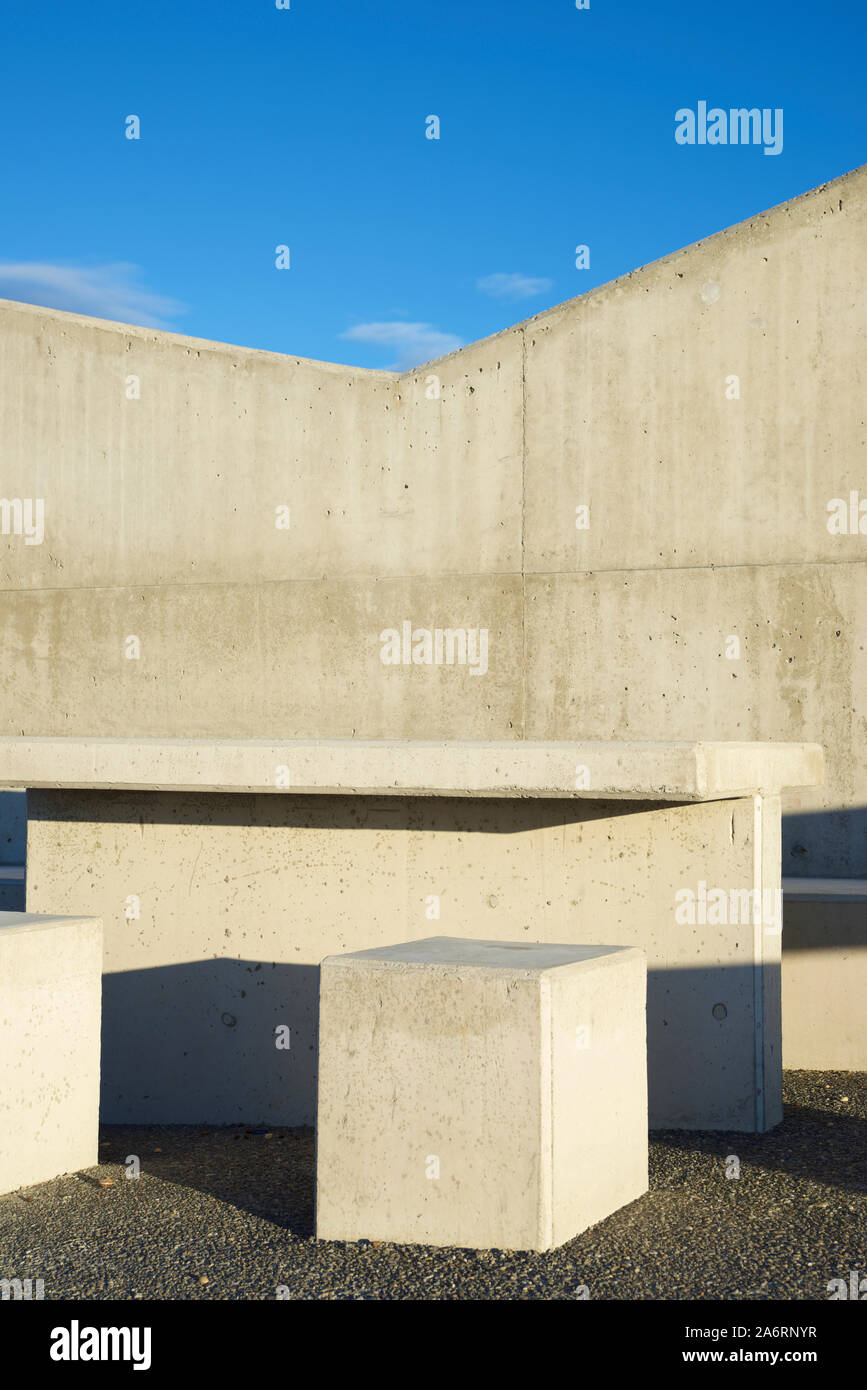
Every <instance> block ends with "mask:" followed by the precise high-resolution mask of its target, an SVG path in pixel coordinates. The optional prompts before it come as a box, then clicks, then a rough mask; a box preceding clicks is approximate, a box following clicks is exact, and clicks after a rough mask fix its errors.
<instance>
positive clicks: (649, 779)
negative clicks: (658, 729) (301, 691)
mask: <svg viewBox="0 0 867 1390" xmlns="http://www.w3.org/2000/svg"><path fill="white" fill-rule="evenodd" d="M823 771H824V760H823V753H822V749H821V748H820V747H819V746H818V745H816V744H798V743H776V744H774V743H619V742H609V743H598V742H597V743H588V742H582V741H580V740H578V741H576V742H566V743H530V742H527V741H525V740H520V741H519V740H512V741H510V742H500V743H471V742H460V743H437V742H431V741H426V742H415V741H401V740H388V739H382V740H379V741H371V740H365V739H322V740H316V741H303V740H289V739H287V740H286V741H285V742H282V743H277V742H268V741H267V740H264V739H249V740H240V739H221V740H216V741H210V740H206V739H198V740H196V739H120V738H118V739H76V738H40V739H22V738H5V739H4V738H0V784H5V785H8V786H13V785H16V784H18V785H22V786H24V787H33V788H40V787H42V788H52V787H56V788H64V787H67V788H84V789H93V790H96V789H100V790H107V791H113V790H124V789H133V790H140V791H212V792H226V791H238V792H281V791H283V792H285V791H292V792H295V793H320V794H328V793H331V794H334V793H339V792H348V791H351V792H354V793H356V794H357V795H362V796H365V795H367V796H372V795H392V796H393V795H404V796H452V797H454V796H485V797H500V796H505V797H512V796H533V797H569V798H578V797H583V798H585V799H589V798H592V799H594V800H597V801H598V800H599V799H600V798H613V799H618V798H623V799H625V800H632V801H720V800H725V799H731V798H733V797H742V796H752V795H754V794H755V793H763V794H764V795H771V796H773V795H778V794H779V793H780V792H781V791H783V790H784V789H785V788H788V787H815V786H820V785H821V782H822V777H823Z"/></svg>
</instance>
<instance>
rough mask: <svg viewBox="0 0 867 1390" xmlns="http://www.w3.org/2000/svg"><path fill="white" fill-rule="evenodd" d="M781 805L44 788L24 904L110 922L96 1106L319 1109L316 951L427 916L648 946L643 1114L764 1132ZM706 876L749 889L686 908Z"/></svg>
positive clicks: (775, 1021)
mask: <svg viewBox="0 0 867 1390" xmlns="http://www.w3.org/2000/svg"><path fill="white" fill-rule="evenodd" d="M779 815H780V803H779V798H774V797H768V798H762V797H756V798H752V797H751V798H747V799H743V800H736V801H711V802H703V803H698V804H692V805H688V804H683V805H659V804H657V805H655V806H654V805H650V804H647V803H641V802H638V803H636V802H608V803H606V802H592V801H586V800H577V801H570V802H566V801H563V800H546V799H535V798H527V799H523V798H514V799H497V800H485V799H483V798H480V799H474V798H466V797H465V798H462V799H451V798H448V797H411V796H393V797H391V796H376V797H359V796H309V795H294V794H291V793H284V794H283V795H280V796H275V795H273V794H272V795H269V794H258V795H256V794H253V795H245V794H244V793H240V792H235V793H227V794H225V795H218V794H208V793H194V792H188V793H181V792H177V793H175V792H123V791H117V792H108V791H102V792H100V791H50V790H39V791H33V792H31V793H30V820H29V825H28V873H27V905H28V909H29V910H31V911H39V910H43V909H45V908H47V906H48V905H51V906H52V910H53V911H62V912H88V913H99V914H100V915H102V917H103V919H104V921H105V979H104V1009H103V1087H102V1111H101V1114H102V1118H103V1120H104V1121H106V1122H115V1121H117V1122H122V1121H123V1122H130V1123H187V1122H198V1121H207V1122H209V1123H223V1122H233V1121H236V1120H245V1121H248V1122H251V1123H252V1122H262V1123H267V1124H281V1123H282V1124H309V1123H311V1122H312V1121H313V1119H314V1115H315V1084H316V1044H317V1025H316V1013H317V1000H318V977H319V963H320V961H321V960H322V958H323V956H325V955H333V954H338V953H342V952H346V951H356V950H365V949H368V948H372V947H376V946H386V945H389V944H391V943H393V942H394V941H396V940H413V939H418V938H421V937H425V936H429V935H430V933H431V930H436V931H438V932H440V933H442V934H445V935H456V936H457V935H460V936H467V935H472V936H475V937H479V938H483V939H490V938H497V939H502V940H506V941H515V942H518V941H520V942H532V941H542V942H544V941H559V942H563V943H566V944H572V945H593V944H596V943H598V941H599V940H600V938H601V937H603V936H604V938H605V940H606V941H607V942H608V943H610V944H612V945H620V946H637V947H640V948H641V949H642V950H644V951H645V953H646V955H647V961H648V970H649V974H648V1079H649V1103H650V1119H651V1124H652V1125H653V1127H654V1128H698V1129H701V1128H705V1129H714V1128H716V1129H720V1128H721V1129H738V1130H745V1131H758V1132H761V1131H764V1130H767V1129H769V1128H771V1127H773V1126H774V1125H775V1124H777V1123H778V1122H779V1120H780V1118H781V1114H782V1112H781V1102H780V1093H781V1092H780V1087H781V1058H780V1003H779V998H780V964H779V961H780V922H779V920H777V921H774V920H773V907H774V905H775V897H774V895H775V894H778V891H779V885H780V840H779ZM702 883H704V884H705V886H706V888H707V889H711V888H716V889H721V890H723V892H724V893H725V894H726V895H730V894H732V893H734V894H736V895H745V897H746V899H747V901H746V902H744V901H743V900H742V898H738V901H737V902H736V903H734V905H733V907H732V909H731V910H730V911H728V912H727V913H726V914H724V919H723V920H719V919H718V920H716V921H714V920H713V918H712V920H711V921H706V920H701V913H700V912H697V913H696V915H695V917H694V920H693V921H692V922H689V921H679V920H678V903H679V899H678V897H677V895H678V894H684V893H687V894H692V895H693V897H694V898H697V896H698V895H699V894H700V892H701V884H702ZM763 892H764V893H767V894H768V895H769V898H770V907H771V920H767V918H765V919H763V920H761V921H759V922H757V923H756V922H754V921H753V914H752V911H751V909H750V895H752V894H754V893H757V894H758V895H759V898H761V897H762V894H763ZM705 916H712V915H711V914H705ZM434 924H435V926H434ZM279 1027H283V1028H288V1029H289V1033H290V1044H291V1045H290V1046H289V1047H288V1048H286V1047H278V1045H277V1042H276V1041H275V1036H276V1035H275V1029H277V1028H279Z"/></svg>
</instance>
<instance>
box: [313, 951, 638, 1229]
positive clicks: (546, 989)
mask: <svg viewBox="0 0 867 1390" xmlns="http://www.w3.org/2000/svg"><path fill="white" fill-rule="evenodd" d="M646 984H647V970H646V963H645V960H644V956H643V954H642V953H641V952H640V951H636V950H623V949H617V948H614V947H610V946H601V945H600V946H585V947H580V946H564V945H553V944H545V945H531V944H530V943H516V942H511V941H509V942H506V941H502V942H501V941H482V940H467V939H464V938H461V937H430V938H425V939H423V940H420V941H414V942H406V943H403V944H401V945H397V946H385V947H380V948H377V949H374V950H369V951H360V952H356V953H354V954H352V953H350V954H344V955H340V956H331V957H328V958H327V959H325V960H323V962H322V969H321V986H320V1013H319V1039H320V1042H319V1088H318V1107H317V1125H316V1235H317V1236H318V1238H319V1239H320V1240H350V1241H355V1240H361V1239H364V1238H366V1239H375V1240H387V1241H393V1242H396V1243H398V1244H414V1245H451V1246H459V1247H463V1248H472V1249H482V1250H484V1249H491V1248H493V1249H505V1250H550V1249H553V1248H555V1247H556V1246H559V1245H562V1244H564V1242H565V1241H567V1240H571V1239H572V1237H573V1236H576V1235H578V1234H579V1233H580V1232H581V1231H585V1230H586V1229H587V1228H588V1227H589V1226H592V1225H595V1223H596V1222H597V1221H601V1220H604V1218H605V1217H606V1216H610V1215H611V1214H612V1212H615V1211H617V1210H618V1209H619V1208H620V1207H622V1206H625V1205H626V1204H627V1203H628V1202H632V1201H635V1200H636V1199H637V1198H638V1197H640V1196H642V1195H643V1194H644V1193H645V1192H646V1191H647V1055H646V1044H645V1003H646Z"/></svg>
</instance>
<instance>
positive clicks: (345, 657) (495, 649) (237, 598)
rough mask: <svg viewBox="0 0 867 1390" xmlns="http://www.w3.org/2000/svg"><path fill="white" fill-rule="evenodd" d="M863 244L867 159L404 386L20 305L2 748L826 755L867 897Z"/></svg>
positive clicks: (377, 376)
mask: <svg viewBox="0 0 867 1390" xmlns="http://www.w3.org/2000/svg"><path fill="white" fill-rule="evenodd" d="M865 244H867V167H865V168H862V169H858V170H855V171H854V172H853V173H851V174H849V175H846V176H845V177H844V178H842V179H837V180H835V181H834V182H833V183H829V184H827V185H824V186H823V187H821V188H818V189H815V190H813V191H811V192H810V193H807V194H805V195H804V196H803V197H801V198H798V199H795V200H793V201H791V202H789V203H786V204H784V205H782V206H781V207H778V208H774V209H772V210H770V211H769V212H765V213H762V214H759V215H757V216H756V217H754V218H752V219H750V220H749V221H747V222H744V223H742V224H740V225H739V226H737V227H732V228H730V229H728V230H726V231H724V232H721V233H719V234H718V235H716V236H713V237H710V238H708V239H706V240H705V241H702V242H699V243H698V244H696V245H695V246H692V247H688V248H686V249H685V250H682V251H678V252H676V253H675V254H674V255H672V256H669V257H667V258H665V259H664V260H662V261H659V262H656V263H655V264H653V265H651V266H646V267H644V268H642V269H640V270H637V271H635V272H634V273H633V274H631V275H628V276H625V277H623V278H622V279H620V280H618V281H616V282H614V283H613V284H611V285H607V286H603V287H601V288H599V289H597V290H594V291H592V292H591V293H589V294H587V295H584V296H582V297H581V298H578V299H575V300H572V301H570V302H568V303H567V304H564V305H560V306H558V307H557V308H555V309H553V310H551V311H549V312H547V313H545V314H541V315H538V316H537V317H535V318H533V319H530V320H528V321H527V322H526V323H524V324H520V325H517V326H516V327H515V328H512V329H509V330H507V331H506V332H504V333H502V334H499V335H497V336H496V337H493V338H490V339H487V340H485V341H483V342H480V343H476V344H473V345H471V346H470V347H467V348H465V349H462V350H461V351H460V352H458V353H454V354H451V355H449V356H448V357H446V358H443V359H442V360H440V361H438V362H434V363H431V364H429V365H428V366H427V367H424V368H421V369H419V370H417V371H413V372H409V373H405V374H403V375H402V376H397V375H395V374H390V373H385V372H365V371H360V370H355V369H350V368H346V367H336V366H332V365H329V364H324V363H313V362H307V361H303V360H299V359H297V358H291V357H281V356H278V355H276V354H272V353H261V352H254V351H250V350H248V349H244V348H235V347H231V346H227V345H224V344H214V343H206V342H203V341H200V340H194V339H189V338H183V337H179V336H175V335H172V334H164V333H157V332H153V331H150V330H144V329H136V328H128V327H126V326H124V325H118V324H109V323H104V322H100V321H97V320H93V319H85V318H80V317H77V316H74V315H67V314H61V313H55V312H52V311H49V310H44V309H39V308H34V307H31V306H22V305H16V304H10V303H8V302H6V303H3V304H0V438H2V439H3V467H2V477H0V495H2V497H3V498H5V499H7V500H10V499H15V498H19V499H21V498H33V497H39V498H42V499H43V500H44V504H45V537H44V540H43V543H42V544H40V545H28V544H26V540H25V537H24V536H23V535H14V534H9V535H0V732H5V733H6V734H9V735H13V734H14V735H20V734H24V735H27V736H31V737H32V736H36V735H67V734H74V735H81V736H95V737H105V736H112V735H115V736H136V737H148V736H153V737H183V738H187V737H199V738H219V737H227V738H263V737H264V738H269V739H282V738H299V739H306V738H316V737H327V738H356V737H357V738H396V737H397V738H407V739H418V738H423V739H432V738H433V739H496V740H506V739H515V740H522V739H563V738H567V739H568V738H572V737H575V736H579V737H580V738H582V739H583V738H601V739H611V738H627V739H638V740H649V739H660V738H664V739H676V740H685V741H692V740H695V739H707V740H731V739H736V740H743V739H748V740H762V741H763V740H774V741H777V740H791V739H797V740H801V741H805V742H815V743H819V744H822V745H823V746H824V747H825V748H826V750H827V765H828V775H827V779H826V784H825V787H824V789H823V790H822V791H821V792H816V793H806V794H798V795H797V796H796V797H794V798H793V797H787V798H786V800H785V802H784V813H785V818H784V849H783V853H784V861H785V864H786V871H787V873H791V874H801V875H807V876H812V877H816V876H823V875H827V876H846V875H855V876H859V877H863V876H867V811H865V807H867V739H865V737H864V733H865V729H867V704H865V691H867V656H865V653H867V632H865V617H864V613H865V608H864V601H863V595H864V592H865V547H867V534H864V533H862V532H861V531H858V533H857V534H852V533H849V534H832V532H831V531H829V529H828V524H827V523H828V520H829V516H828V504H829V503H830V502H831V501H832V500H833V499H835V498H838V499H842V500H844V501H846V500H848V499H849V498H850V495H851V494H856V511H857V506H858V505H859V504H860V502H867V478H865V474H864V439H865V428H867V425H865V413H864V412H865V405H864V402H865V401H867V365H865V364H867V352H865V348H867V295H865V294H864V293H863V285H864V271H863V247H864V245H865ZM133 378H135V379H136V380H135V381H134V380H133ZM734 378H737V382H735V381H734ZM130 393H132V395H131V394H130ZM136 395H137V396H138V399H135V398H133V397H135V396H136ZM580 506H587V507H589V527H588V528H587V529H576V524H575V523H576V519H579V518H576V508H577V507H580ZM280 507H284V508H285V507H288V508H289V509H290V518H291V519H290V526H289V529H288V530H284V529H279V528H278V526H277V525H276V524H275V522H276V521H277V520H278V519H279V518H278V512H277V509H278V508H280ZM865 510H867V509H865ZM856 520H857V517H856ZM864 521H865V526H867V515H864ZM847 529H848V528H847ZM403 621H410V622H411V623H412V625H413V629H416V628H417V629H436V628H447V627H451V628H456V627H462V628H466V629H477V630H481V629H485V630H487V631H488V636H489V661H488V669H487V672H486V673H485V675H484V676H481V677H479V678H474V677H473V675H472V674H471V672H470V670H469V668H468V667H467V666H452V667H446V666H442V667H437V666H435V665H425V664H418V665H416V664H409V665H402V664H401V665H399V666H394V665H384V664H383V662H382V660H381V634H382V632H383V631H384V630H387V629H392V628H399V627H400V626H401V624H402V622H403ZM129 637H137V638H138V639H139V641H140V644H141V650H140V654H139V655H138V656H137V657H135V658H132V659H130V658H129V656H128V650H127V647H128V642H127V639H128V638H129ZM731 639H736V641H737V643H739V644H740V649H739V652H738V654H737V655H731V652H730V648H731V646H732V643H731ZM807 910H808V909H806V908H805V911H807ZM816 920H818V919H816ZM819 960H820V956H819V955H816V957H815V961H816V964H817V965H818V963H819ZM864 987H865V989H867V980H865V986H864ZM822 990H823V986H822V982H821V979H819V978H818V977H817V991H818V992H820V993H821V992H822ZM827 1064H828V1059H827V1057H825V1056H823V1055H822V1054H821V1053H818V1054H816V1056H815V1057H814V1065H816V1066H824V1065H827Z"/></svg>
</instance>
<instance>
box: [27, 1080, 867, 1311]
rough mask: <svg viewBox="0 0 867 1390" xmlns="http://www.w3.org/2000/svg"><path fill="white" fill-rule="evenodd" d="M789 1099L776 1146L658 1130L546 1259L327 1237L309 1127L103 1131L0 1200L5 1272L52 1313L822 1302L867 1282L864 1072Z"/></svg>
mask: <svg viewBox="0 0 867 1390" xmlns="http://www.w3.org/2000/svg"><path fill="white" fill-rule="evenodd" d="M785 1099H786V1118H785V1120H784V1122H783V1124H782V1125H781V1126H780V1128H779V1129H777V1130H775V1131H774V1132H773V1133H772V1134H769V1135H763V1136H748V1135H740V1134H738V1135H735V1134H719V1133H696V1134H692V1133H686V1132H684V1131H669V1132H656V1133H654V1134H653V1135H652V1136H651V1146H650V1191H649V1193H648V1194H647V1195H646V1196H645V1197H643V1198H641V1199H640V1201H637V1202H633V1203H632V1204H631V1205H630V1206H628V1207H625V1208H624V1209H623V1210H621V1211H619V1212H617V1213H616V1214H615V1215H614V1216H612V1217H610V1218H609V1219H608V1220H607V1221H603V1222H601V1223H600V1224H599V1225H598V1226H595V1227H593V1228H592V1229H591V1230H589V1231H586V1232H585V1233H584V1234H583V1235H581V1236H578V1237H577V1238H576V1239H575V1240H572V1241H570V1242H569V1244H568V1245H565V1246H563V1247H561V1248H560V1249H559V1250H556V1251H553V1252H552V1253H550V1254H546V1255H533V1254H521V1253H518V1252H515V1251H507V1250H492V1251H471V1250H458V1249H445V1250H439V1249H434V1248H431V1247H424V1246H410V1247H408V1246H394V1245H388V1244H383V1245H379V1246H374V1245H372V1244H369V1243H366V1242H361V1243H359V1244H351V1245H347V1244H342V1243H339V1242H317V1241H316V1240H314V1238H313V1131H312V1130H310V1129H302V1130H291V1129H284V1130H274V1131H272V1132H268V1133H266V1132H264V1131H256V1130H253V1131H245V1130H244V1129H243V1128H241V1127H234V1128H230V1129H216V1130H214V1129H210V1130H201V1129H198V1128H191V1127H188V1126H170V1127H156V1126H137V1127H124V1126H119V1125H109V1126H106V1127H105V1128H104V1129H103V1131H102V1133H101V1145H100V1165H99V1167H98V1168H92V1169H88V1170H86V1171H84V1172H81V1173H77V1174H73V1175H71V1176H68V1177H64V1178H58V1179H56V1180H55V1181H53V1182H49V1183H43V1184H41V1185H40V1186H38V1187H32V1188H28V1189H26V1190H22V1191H21V1192H18V1193H15V1194H12V1195H10V1196H6V1197H2V1198H0V1278H10V1279H11V1278H28V1277H29V1278H32V1279H39V1278H41V1279H42V1280H44V1286H45V1298H46V1299H47V1300H48V1299H62V1298H85V1299H121V1300H124V1299H152V1298H155V1299H242V1300H246V1299H275V1298H276V1297H277V1296H278V1294H277V1289H278V1286H281V1285H282V1286H286V1288H288V1291H289V1292H288V1296H289V1297H290V1298H294V1299H575V1298H579V1297H589V1298H595V1299H693V1298H698V1299H711V1300H717V1299H733V1300H741V1299H822V1300H824V1299H826V1298H827V1296H828V1295H827V1292H826V1286H827V1283H828V1281H829V1280H830V1279H832V1278H837V1277H843V1278H845V1279H847V1280H848V1277H849V1271H850V1270H853V1269H856V1270H859V1271H861V1272H862V1277H863V1276H864V1275H867V1073H863V1072H788V1073H787V1074H786V1078H785ZM129 1154H137V1155H139V1158H140V1161H141V1176H140V1178H139V1179H138V1180H137V1181H130V1180H128V1179H127V1178H126V1176H125V1167H124V1161H125V1159H126V1157H127V1155H129ZM729 1155H736V1156H737V1157H738V1158H739V1160H740V1177H739V1178H738V1179H737V1180H734V1179H727V1178H726V1176H725V1174H726V1158H727V1156H729ZM107 1179H111V1180H112V1181H111V1183H110V1184H107V1185H105V1186H103V1185H102V1184H103V1183H105V1182H106V1180H107ZM582 1286H583V1287H584V1288H586V1291H587V1292H586V1293H583V1292H582ZM282 1296H285V1295H282Z"/></svg>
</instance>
